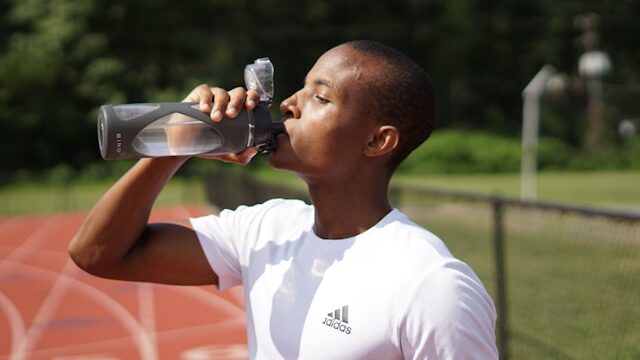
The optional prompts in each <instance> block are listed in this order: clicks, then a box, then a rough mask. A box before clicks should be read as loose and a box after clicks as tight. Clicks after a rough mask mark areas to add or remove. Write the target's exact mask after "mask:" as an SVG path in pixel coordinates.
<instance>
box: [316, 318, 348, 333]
mask: <svg viewBox="0 0 640 360" xmlns="http://www.w3.org/2000/svg"><path fill="white" fill-rule="evenodd" d="M322 324H324V325H327V326H328V327H330V328H333V329H336V330H339V331H341V332H343V333H345V334H351V327H350V326H347V325H345V324H344V323H342V321H340V320H338V319H334V318H330V317H325V318H324V321H323V322H322Z"/></svg>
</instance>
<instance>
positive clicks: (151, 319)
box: [137, 283, 158, 352]
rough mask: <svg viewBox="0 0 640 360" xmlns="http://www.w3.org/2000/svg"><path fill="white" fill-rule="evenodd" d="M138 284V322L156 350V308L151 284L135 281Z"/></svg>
mask: <svg viewBox="0 0 640 360" xmlns="http://www.w3.org/2000/svg"><path fill="white" fill-rule="evenodd" d="M137 286H138V316H139V317H140V324H141V325H142V328H144V330H145V331H146V332H147V336H148V337H149V339H150V340H151V341H152V342H153V347H154V349H155V351H156V352H157V351H158V343H157V341H156V310H155V299H154V294H153V284H149V283H137Z"/></svg>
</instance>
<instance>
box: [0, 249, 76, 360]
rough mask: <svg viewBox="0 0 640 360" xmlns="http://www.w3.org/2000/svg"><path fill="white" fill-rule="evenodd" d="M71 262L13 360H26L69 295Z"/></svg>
mask: <svg viewBox="0 0 640 360" xmlns="http://www.w3.org/2000/svg"><path fill="white" fill-rule="evenodd" d="M69 266H70V261H69V260H67V262H66V263H65V265H64V268H63V269H62V272H61V273H60V276H58V277H57V278H56V280H55V282H54V283H53V286H52V287H51V290H50V291H49V294H48V295H47V297H45V298H44V300H43V301H42V304H41V305H40V308H39V309H38V311H37V312H36V316H35V317H34V318H33V320H32V321H31V326H29V329H27V333H26V334H25V335H24V337H22V339H21V340H20V342H19V343H18V348H17V349H16V350H15V351H14V352H12V355H11V359H12V360H24V359H26V357H27V354H28V353H29V352H30V351H31V350H32V349H33V347H34V346H35V344H36V343H37V342H38V340H39V339H40V337H41V336H42V333H43V332H44V331H45V329H46V326H45V324H47V323H48V322H49V320H50V319H51V317H52V316H53V315H54V313H55V311H56V310H57V309H58V306H59V305H60V302H61V301H62V298H64V296H65V295H66V294H67V291H68V289H69V286H70V284H71V282H70V281H69V277H68V276H65V275H66V274H67V273H68V272H69Z"/></svg>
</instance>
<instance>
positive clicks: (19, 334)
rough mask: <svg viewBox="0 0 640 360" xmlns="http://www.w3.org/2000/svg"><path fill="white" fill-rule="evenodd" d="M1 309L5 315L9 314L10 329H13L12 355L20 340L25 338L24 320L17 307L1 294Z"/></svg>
mask: <svg viewBox="0 0 640 360" xmlns="http://www.w3.org/2000/svg"><path fill="white" fill-rule="evenodd" d="M0 307H1V308H2V310H4V313H5V314H7V319H8V320H9V327H10V328H11V349H10V350H9V353H10V354H11V353H13V352H14V351H16V350H17V348H18V346H19V344H20V339H22V338H23V337H24V333H25V326H24V320H22V316H21V315H20V311H18V308H16V306H15V305H13V302H11V300H9V298H8V297H7V296H6V295H4V294H3V293H1V292H0Z"/></svg>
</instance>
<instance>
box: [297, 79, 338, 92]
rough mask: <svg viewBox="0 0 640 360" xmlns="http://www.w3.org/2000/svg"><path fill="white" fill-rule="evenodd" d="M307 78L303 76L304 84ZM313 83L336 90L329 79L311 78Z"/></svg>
mask: <svg viewBox="0 0 640 360" xmlns="http://www.w3.org/2000/svg"><path fill="white" fill-rule="evenodd" d="M308 80H309V79H308V78H306V77H305V78H304V84H307V82H308ZM313 85H324V86H326V87H329V88H331V89H334V90H336V87H335V86H334V85H333V83H332V82H331V81H330V80H327V79H322V78H319V79H314V80H313Z"/></svg>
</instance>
